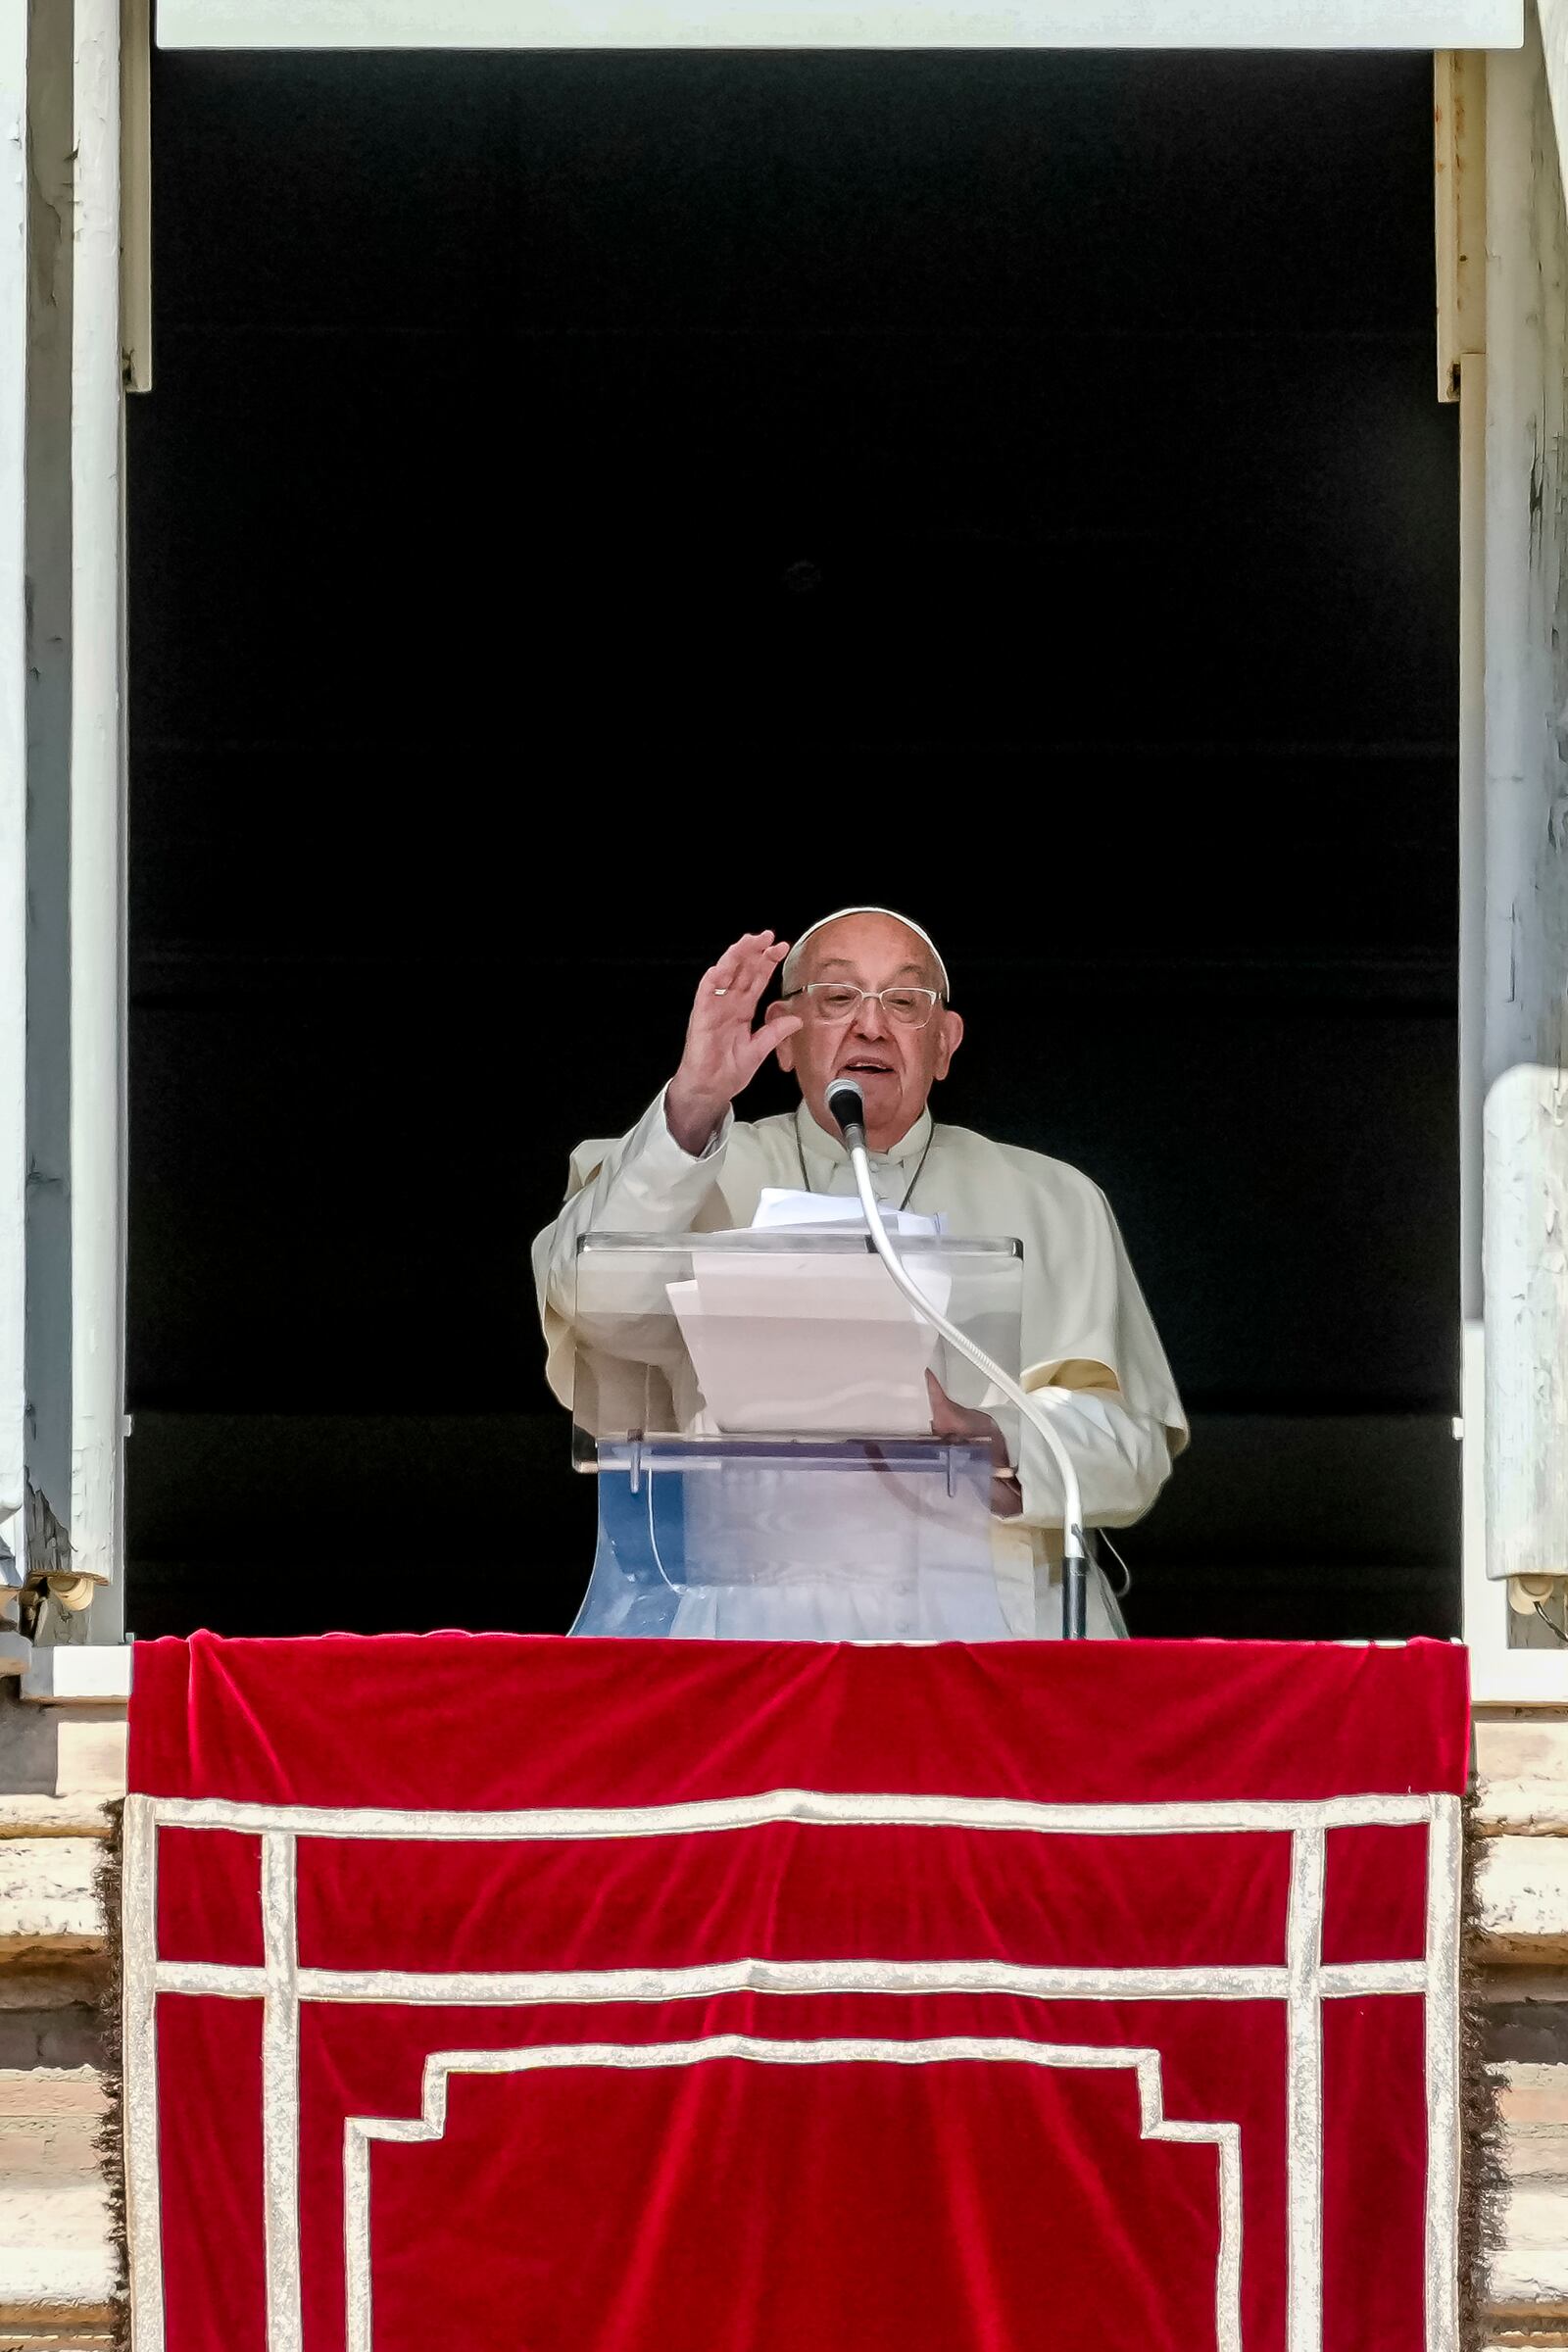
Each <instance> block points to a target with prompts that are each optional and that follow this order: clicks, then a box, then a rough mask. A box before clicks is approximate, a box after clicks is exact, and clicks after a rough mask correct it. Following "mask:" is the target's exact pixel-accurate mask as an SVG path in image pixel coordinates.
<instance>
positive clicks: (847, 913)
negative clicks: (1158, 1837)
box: [534, 907, 1187, 1635]
mask: <svg viewBox="0 0 1568 2352" xmlns="http://www.w3.org/2000/svg"><path fill="white" fill-rule="evenodd" d="M781 965H782V967H783V970H782V977H781V990H780V995H779V997H778V998H777V1000H776V1001H775V1002H774V1003H773V1004H771V1005H769V1006H768V1008H767V1011H766V1014H765V1015H764V1017H763V1019H762V1020H761V1021H760V1023H758V1022H757V1020H756V1014H757V1007H758V1005H759V1004H760V1000H761V998H762V996H763V993H764V991H765V990H766V988H767V986H768V983H769V982H770V981H771V979H772V977H773V975H774V973H775V972H776V971H778V970H779V967H780V966H781ZM949 997H950V990H949V985H948V973H947V967H946V965H945V964H944V962H943V960H942V957H941V956H940V955H939V954H938V953H937V950H936V947H935V946H934V944H933V942H932V941H931V939H930V938H929V937H928V935H927V934H926V933H925V932H924V931H923V930H922V929H921V928H920V926H919V925H918V924H917V923H912V922H909V921H907V919H906V918H905V917H903V916H901V915H897V914H894V913H892V912H890V911H889V910H888V909H886V908H882V907H850V908H846V909H844V910H842V911H841V912H839V913H837V914H833V915H828V916H825V917H823V919H822V920H821V921H819V922H816V923H813V924H812V925H811V927H810V928H809V930H808V931H805V932H803V933H802V935H801V937H800V938H799V939H798V940H797V941H796V943H795V945H794V947H793V948H791V947H790V946H789V945H788V943H786V942H785V941H782V940H776V939H775V938H774V936H773V934H772V932H771V931H760V932H749V933H748V934H747V935H746V937H745V938H744V939H738V940H737V941H736V942H735V945H734V946H733V947H732V948H730V949H729V950H728V951H727V952H726V953H725V954H724V955H723V956H720V957H719V959H718V961H717V962H716V963H715V964H714V965H713V966H712V968H711V970H710V971H707V972H705V973H704V974H703V977H702V980H701V982H700V984H699V986H698V990H697V995H696V999H695V1002H694V1004H693V1005H692V1012H691V1019H690V1021H689V1023H688V1025H687V1030H686V1043H685V1049H684V1051H683V1053H682V1054H681V1058H680V1065H679V1067H678V1068H677V1070H676V1072H675V1075H674V1077H673V1078H671V1080H670V1081H669V1083H668V1085H667V1086H666V1087H665V1088H664V1090H663V1092H662V1094H661V1095H660V1097H659V1099H658V1101H657V1102H655V1103H653V1104H652V1105H651V1107H650V1108H649V1109H648V1110H647V1111H646V1112H645V1113H644V1114H643V1116H642V1118H641V1119H640V1120H639V1121H638V1123H637V1125H636V1126H635V1127H634V1128H632V1130H631V1131H630V1133H629V1134H627V1135H624V1136H622V1137H621V1139H620V1141H619V1142H618V1143H592V1144H585V1145H583V1146H582V1147H581V1148H580V1149H579V1150H578V1151H577V1152H576V1153H575V1154H574V1155H573V1159H572V1167H571V1184H570V1191H569V1194H568V1197H567V1200H566V1203H565V1206H564V1208H563V1209H562V1212H561V1214H560V1216H559V1217H558V1218H557V1219H556V1221H555V1223H554V1224H553V1225H550V1226H548V1227H547V1228H546V1229H545V1231H544V1232H543V1233H542V1234H540V1236H539V1238H538V1240H537V1241H536V1243H535V1244H534V1270H535V1274H536V1277H537V1280H538V1285H539V1299H540V1309H541V1313H542V1315H543V1318H544V1326H545V1335H546V1339H547V1343H548V1347H549V1371H550V1380H551V1385H552V1387H553V1388H554V1390H555V1392H556V1394H557V1396H558V1397H561V1398H562V1400H563V1401H564V1402H569V1400H570V1397H571V1366H572V1358H573V1352H574V1341H573V1334H572V1328H571V1311H572V1310H571V1299H572V1270H573V1257H574V1253H575V1249H576V1243H577V1239H578V1237H579V1235H581V1234H584V1233H589V1232H593V1233H685V1232H713V1231H717V1230H721V1229H728V1228H732V1227H736V1226H744V1225H747V1224H749V1223H750V1222H751V1220H752V1217H753V1215H754V1212H755V1211H756V1208H757V1204H758V1201H759V1198H760V1194H761V1192H762V1190H763V1188H764V1187H766V1186H782V1187H788V1188H793V1189H795V1190H798V1191H805V1192H809V1193H838V1194H847V1193H848V1194H853V1192H854V1190H855V1180H854V1171H853V1169H852V1168H851V1166H850V1162H849V1157H848V1154H847V1152H845V1149H844V1146H843V1144H842V1142H841V1140H840V1138H839V1135H838V1132H837V1129H836V1127H835V1125H834V1123H833V1121H832V1119H831V1118H830V1116H829V1114H828V1110H827V1103H826V1098H827V1091H828V1088H829V1087H830V1086H831V1085H832V1084H833V1082H834V1081H835V1080H837V1079H839V1078H841V1077H844V1076H851V1077H854V1078H855V1079H857V1080H858V1083H859V1085H860V1087H861V1089H862V1091H863V1094H864V1100H865V1129H866V1143H867V1147H868V1150H869V1152H870V1157H871V1170H872V1176H873V1181H874V1185H875V1190H876V1196H877V1199H878V1200H879V1201H883V1202H886V1203H888V1204H889V1205H891V1206H893V1207H898V1208H908V1209H913V1210H916V1211H926V1212H933V1211H938V1210H941V1211H945V1212H946V1215H947V1221H948V1225H949V1228H950V1229H951V1230H952V1231H954V1232H956V1233H964V1234H975V1235H983V1234H997V1235H1005V1236H1009V1237H1015V1238H1017V1239H1019V1240H1021V1241H1022V1243H1023V1248H1024V1261H1023V1263H1024V1302H1023V1365H1024V1370H1023V1384H1024V1386H1025V1387H1026V1388H1027V1389H1029V1390H1030V1391H1031V1392H1033V1393H1037V1394H1038V1395H1039V1396H1040V1397H1042V1399H1043V1400H1044V1401H1045V1402H1046V1403H1047V1404H1048V1406H1049V1408H1050V1410H1051V1412H1052V1415H1053V1418H1054V1425H1055V1427H1056V1429H1057V1430H1058V1432H1059V1434H1060V1436H1061V1437H1062V1439H1063V1441H1064V1442H1065V1444H1066V1445H1067V1446H1068V1447H1069V1448H1070V1450H1071V1454H1072V1458H1073V1461H1074V1463H1075V1465H1076V1467H1077V1470H1078V1475H1079V1478H1080V1480H1081V1482H1082V1488H1083V1503H1084V1515H1085V1519H1086V1521H1087V1522H1088V1524H1089V1525H1091V1526H1100V1527H1125V1526H1127V1525H1129V1524H1130V1523H1131V1522H1132V1521H1133V1520H1135V1519H1137V1518H1139V1517H1141V1516H1142V1514H1143V1513H1144V1512H1145V1511H1147V1510H1148V1508H1149V1506H1150V1504H1151V1503H1152V1501H1153V1499H1154V1497H1155V1495H1156V1494H1157V1493H1158V1491H1159V1489H1160V1486H1161V1485H1162V1484H1163V1482H1164V1480H1165V1478H1166V1477H1167V1476H1168V1475H1169V1472H1170V1465H1171V1459H1172V1456H1173V1455H1174V1454H1175V1453H1177V1452H1179V1451H1180V1449H1181V1447H1182V1446H1184V1445H1185V1444H1186V1441H1187V1423H1186V1420H1185V1417H1184V1415H1183V1413H1182V1408H1181V1403H1180V1400H1179V1398H1178V1397H1177V1394H1176V1389H1175V1384H1174V1382H1173V1381H1172V1378H1171V1374H1170V1369H1169V1366H1168V1365H1167V1363H1166V1361H1165V1356H1164V1352H1163V1350H1162V1348H1161V1347H1160V1344H1159V1339H1158V1336H1157V1334H1156V1332H1155V1330H1154V1326H1153V1323H1152V1319H1151V1317H1150V1313H1149V1309H1148V1307H1147V1306H1146V1305H1145V1303H1144V1299H1143V1295H1142V1293H1141V1292H1140V1291H1139V1288H1138V1284H1137V1282H1136V1280H1135V1279H1134V1276H1133V1271H1132V1267H1131V1265H1130V1264H1129V1262H1128V1258H1127V1253H1126V1250H1125V1249H1124V1248H1123V1245H1122V1241H1121V1236H1120V1235H1119V1233H1118V1232H1117V1230H1116V1226H1115V1222H1114V1220H1113V1219H1112V1217H1111V1213H1110V1210H1109V1207H1108V1205H1107V1204H1106V1201H1105V1200H1104V1197H1103V1194H1102V1193H1101V1192H1100V1191H1099V1190H1098V1188H1097V1187H1096V1186H1095V1185H1093V1184H1092V1183H1091V1182H1090V1181H1089V1179H1088V1178H1087V1177H1085V1176H1082V1175H1080V1174H1079V1173H1078V1171H1077V1170H1076V1169H1075V1168H1071V1167H1068V1166H1066V1165H1065V1164H1064V1163H1063V1162H1062V1161H1061V1160H1057V1159H1048V1158H1046V1157H1045V1156H1044V1155H1043V1154H1042V1153H1040V1152H1026V1151H1023V1150H1021V1149H1020V1148H1019V1147H1017V1146H1016V1145H1011V1144H998V1143H993V1142H991V1141H990V1140H989V1139H988V1138H987V1137H985V1136H981V1135H977V1134H975V1133H974V1132H973V1131H972V1130H970V1129H968V1128H963V1127H945V1126H940V1125H938V1124H937V1123H936V1122H934V1121H933V1119H932V1116H931V1112H930V1109H929V1107H928V1099H929V1096H930V1093H931V1089H932V1087H933V1086H934V1085H935V1084H936V1083H937V1082H938V1081H939V1080H940V1079H942V1078H944V1077H946V1075H947V1072H948V1070H949V1068H950V1066H951V1064H952V1061H953V1056H954V1054H956V1052H957V1050H958V1047H959V1045H960V1044H961V1042H962V1039H963V1022H962V1020H961V1019H960V1018H959V1016H958V1014H957V1013H956V1011H955V1010H954V1009H953V1007H952V1005H951V1004H950V1002H949ZM769 1054H777V1056H778V1058H779V1061H780V1062H781V1063H782V1065H783V1067H784V1068H785V1069H787V1070H789V1071H790V1072H791V1073H792V1074H793V1076H794V1077H795V1078H796V1080H797V1081H798V1083H799V1085H800V1090H801V1102H800V1103H799V1105H798V1107H797V1108H796V1109H795V1110H794V1111H791V1112H785V1113H782V1114H780V1115H778V1116H776V1117H773V1118H766V1119H760V1120H759V1121H757V1122H756V1123H755V1124H752V1125H747V1124H743V1123H742V1122H740V1121H738V1120H737V1119H736V1117H735V1115H734V1111H733V1108H732V1105H733V1104H734V1103H735V1101H736V1099H737V1097H739V1096H740V1095H742V1094H743V1093H744V1092H745V1090H746V1088H747V1087H748V1086H749V1085H750V1083H751V1081H752V1079H753V1078H754V1077H755V1076H756V1075H757V1072H758V1071H759V1069H760V1067H761V1065H762V1063H763V1062H764V1061H765V1060H766V1059H767V1057H768V1055H769ZM931 1392H932V1426H933V1428H934V1429H935V1430H936V1432H937V1433H938V1434H939V1435H944V1436H947V1435H952V1436H964V1435H967V1436H974V1437H978V1438H980V1439H982V1440H983V1441H985V1442H986V1443H988V1444H990V1446H991V1447H992V1458H993V1462H994V1464H995V1466H996V1476H995V1478H994V1481H993V1506H992V1507H993V1510H994V1512H995V1514H996V1518H997V1521H998V1531H997V1532H998V1536H999V1538H1001V1539H1002V1540H1003V1541H1002V1547H1003V1549H1005V1548H1006V1544H1007V1541H1008V1540H1010V1543H1011V1545H1012V1547H1013V1549H1014V1552H1016V1549H1017V1547H1018V1545H1019V1544H1023V1545H1025V1546H1027V1552H1028V1557H1029V1560H1030V1564H1031V1565H1032V1568H1033V1571H1034V1575H1033V1578H1032V1580H1031V1581H1032V1583H1033V1585H1034V1587H1035V1595H1034V1598H1035V1606H1034V1608H1033V1611H1032V1622H1029V1623H1019V1624H1018V1626H1017V1629H1016V1630H1018V1631H1020V1632H1035V1631H1038V1632H1039V1633H1041V1634H1048V1635H1049V1634H1051V1633H1053V1632H1054V1631H1055V1630H1056V1629H1057V1625H1058V1611H1057V1608H1056V1605H1055V1604H1054V1602H1053V1601H1052V1600H1051V1599H1050V1597H1049V1594H1048V1593H1047V1592H1046V1591H1045V1589H1044V1588H1045V1587H1046V1586H1047V1585H1049V1583H1050V1582H1051V1580H1052V1579H1053V1577H1054V1575H1055V1574H1057V1573H1059V1559H1060V1549H1061V1546H1060V1529H1061V1520H1062V1499H1061V1486H1060V1480H1059V1476H1058V1474H1057V1472H1056V1469H1055V1466H1054V1463H1053V1461H1052V1459H1051V1455H1050V1452H1049V1450H1048V1448H1047V1446H1045V1444H1044V1442H1043V1440H1042V1439H1041V1438H1040V1436H1039V1434H1038V1433H1037V1432H1036V1431H1034V1430H1032V1429H1031V1428H1030V1427H1029V1426H1028V1424H1027V1423H1025V1424H1024V1425H1023V1428H1022V1431H1021V1436H1020V1440H1019V1446H1020V1451H1019V1455H1018V1459H1017V1461H1016V1463H1013V1462H1011V1461H1009V1460H1008V1459H1007V1456H1006V1449H1005V1441H1004V1439H1003V1436H1002V1432H1001V1431H1000V1429H999V1428H998V1426H997V1424H996V1423H995V1421H993V1420H992V1419H991V1418H990V1417H989V1416H988V1415H986V1414H984V1413H982V1412H980V1411H978V1410H976V1409H974V1408H971V1407H965V1406H962V1405H959V1404H956V1403H955V1402H954V1401H953V1400H952V1399H951V1398H949V1397H947V1396H945V1395H944V1393H943V1391H942V1390H941V1389H940V1388H938V1387H937V1385H936V1383H935V1382H934V1381H932V1383H931ZM1120 1630H1122V1629H1121V1627H1120V1621H1119V1618H1118V1616H1117V1614H1116V1611H1115V1608H1114V1603H1113V1602H1112V1601H1111V1600H1110V1597H1109V1595H1108V1593H1106V1591H1105V1590H1104V1588H1103V1584H1101V1583H1098V1582H1097V1583H1096V1586H1095V1588H1094V1589H1093V1590H1092V1591H1091V1594H1090V1631H1091V1632H1092V1633H1095V1632H1098V1633H1100V1634H1111V1633H1115V1632H1119V1631H1120Z"/></svg>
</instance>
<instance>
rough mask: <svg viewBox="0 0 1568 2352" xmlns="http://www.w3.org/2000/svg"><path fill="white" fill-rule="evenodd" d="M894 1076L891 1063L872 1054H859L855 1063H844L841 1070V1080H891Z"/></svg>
mask: <svg viewBox="0 0 1568 2352" xmlns="http://www.w3.org/2000/svg"><path fill="white" fill-rule="evenodd" d="M893 1075H894V1070H893V1064H892V1062H891V1061H882V1060H880V1059H878V1058H877V1056H876V1055H874V1054H859V1055H858V1056H857V1058H856V1059H855V1060H854V1061H846V1062H844V1063H843V1064H842V1065H841V1066H840V1069H839V1076H840V1077H841V1078H891V1077H892V1076H893Z"/></svg>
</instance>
